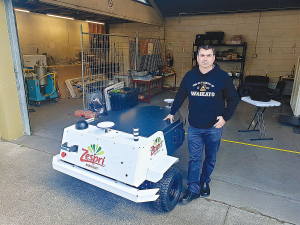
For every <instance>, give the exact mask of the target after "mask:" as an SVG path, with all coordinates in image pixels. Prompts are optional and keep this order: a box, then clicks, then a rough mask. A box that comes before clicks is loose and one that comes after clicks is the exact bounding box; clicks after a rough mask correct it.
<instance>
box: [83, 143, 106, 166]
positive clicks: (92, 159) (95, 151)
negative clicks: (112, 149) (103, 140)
mask: <svg viewBox="0 0 300 225" xmlns="http://www.w3.org/2000/svg"><path fill="white" fill-rule="evenodd" d="M87 148H88V149H84V148H82V151H84V153H83V154H82V156H81V157H80V161H81V162H87V163H92V164H93V165H95V164H96V165H99V166H102V167H104V166H105V165H104V160H105V157H103V158H102V157H100V155H103V154H104V151H103V150H102V148H101V147H100V146H98V145H95V144H91V145H90V146H88V147H87ZM89 153H90V154H89ZM87 166H88V167H91V168H93V169H98V167H95V166H92V165H89V164H87Z"/></svg>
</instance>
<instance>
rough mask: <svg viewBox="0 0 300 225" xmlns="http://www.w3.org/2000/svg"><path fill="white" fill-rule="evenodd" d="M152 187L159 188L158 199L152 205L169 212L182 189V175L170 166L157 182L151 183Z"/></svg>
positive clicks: (176, 201) (175, 203)
mask: <svg viewBox="0 0 300 225" xmlns="http://www.w3.org/2000/svg"><path fill="white" fill-rule="evenodd" d="M152 188H159V191H158V192H157V194H158V195H159V197H158V199H157V200H156V201H155V202H153V206H154V207H155V208H157V209H158V210H160V211H164V212H170V211H172V210H173V209H174V208H175V206H176V205H177V203H178V200H179V197H180V194H181V190H182V175H181V173H180V171H179V170H178V169H177V168H175V167H171V168H170V169H169V170H168V171H167V172H166V173H165V174H164V176H163V178H162V179H161V180H160V181H158V182H157V183H152Z"/></svg>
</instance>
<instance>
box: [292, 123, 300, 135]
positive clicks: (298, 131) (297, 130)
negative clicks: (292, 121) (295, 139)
mask: <svg viewBox="0 0 300 225" xmlns="http://www.w3.org/2000/svg"><path fill="white" fill-rule="evenodd" d="M293 131H294V133H295V134H300V126H295V125H294V126H293Z"/></svg>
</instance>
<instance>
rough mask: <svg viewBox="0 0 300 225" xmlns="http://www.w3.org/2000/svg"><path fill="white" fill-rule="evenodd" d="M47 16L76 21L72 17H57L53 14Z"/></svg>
mask: <svg viewBox="0 0 300 225" xmlns="http://www.w3.org/2000/svg"><path fill="white" fill-rule="evenodd" d="M47 16H53V17H57V18H62V19H67V20H74V18H71V17H65V16H57V15H52V14H47Z"/></svg>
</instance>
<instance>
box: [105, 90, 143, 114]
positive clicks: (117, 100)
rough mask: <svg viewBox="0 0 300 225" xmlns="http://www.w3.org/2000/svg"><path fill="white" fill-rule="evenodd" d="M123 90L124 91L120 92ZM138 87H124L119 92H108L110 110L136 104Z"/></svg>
mask: <svg viewBox="0 0 300 225" xmlns="http://www.w3.org/2000/svg"><path fill="white" fill-rule="evenodd" d="M122 91H124V93H122ZM138 93H139V89H138V88H127V87H124V88H122V89H121V90H120V92H113V91H111V92H110V93H109V95H110V104H111V110H112V111H120V110H123V109H128V108H132V107H134V106H136V105H137V104H138Z"/></svg>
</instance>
